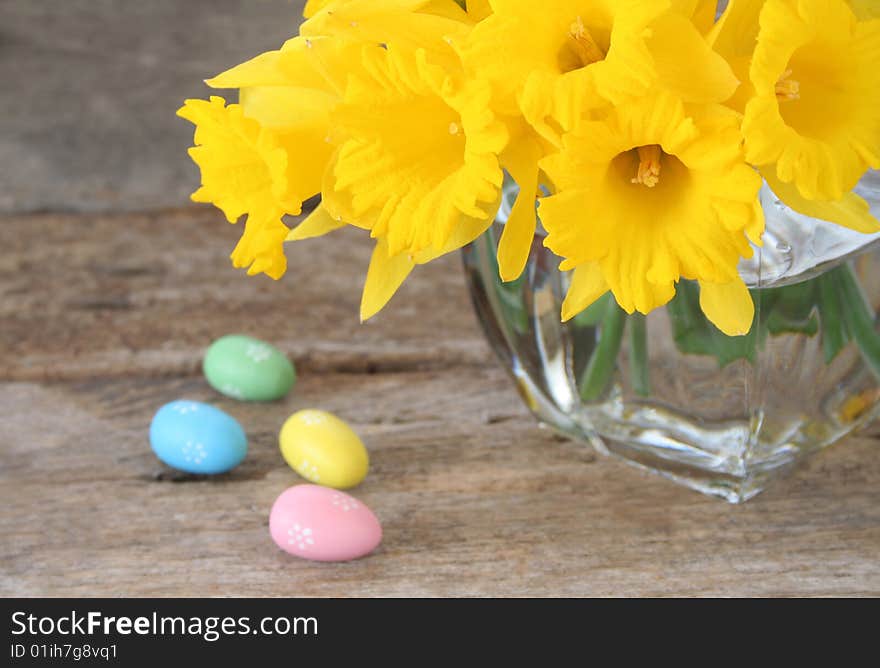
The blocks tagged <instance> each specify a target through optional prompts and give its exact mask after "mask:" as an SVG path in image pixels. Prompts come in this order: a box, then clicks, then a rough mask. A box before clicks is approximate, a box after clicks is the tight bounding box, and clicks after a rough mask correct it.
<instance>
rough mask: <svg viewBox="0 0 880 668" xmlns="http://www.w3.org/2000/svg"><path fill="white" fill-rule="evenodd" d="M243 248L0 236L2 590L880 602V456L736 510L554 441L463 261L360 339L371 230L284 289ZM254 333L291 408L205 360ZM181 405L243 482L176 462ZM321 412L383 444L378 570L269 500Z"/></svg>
mask: <svg viewBox="0 0 880 668" xmlns="http://www.w3.org/2000/svg"><path fill="white" fill-rule="evenodd" d="M236 235H237V230H235V229H234V228H232V227H231V226H228V225H227V224H225V223H223V222H222V221H221V218H220V216H219V215H218V214H216V213H215V212H212V211H209V210H202V209H199V210H182V211H172V212H167V213H161V214H150V215H116V216H109V215H108V216H98V217H95V216H58V215H42V216H22V217H9V218H7V219H5V220H0V247H2V248H3V249H4V251H3V254H2V255H0V294H2V300H0V309H2V312H0V535H2V536H3V541H2V544H0V595H5V596H8V595H24V596H28V595H83V596H91V595H105V596H118V595H157V596H171V595H179V596H187V595H260V596H262V595H267V596H331V595H333V596H412V595H416V596H450V595H456V596H481V595H497V596H525V595H547V596H559V595H572V596H581V595H601V596H606V595H607V596H621V595H628V596H632V595H709V596H715V595H723V596H728V595H785V596H789V595H819V596H828V595H865V594H874V595H877V594H880V561H878V554H880V503H878V500H880V499H878V491H877V490H878V482H880V457H878V451H877V441H876V438H871V437H868V436H862V437H857V438H850V439H848V440H846V441H845V442H843V443H841V444H840V445H838V446H836V447H834V448H831V449H830V450H828V451H826V452H825V453H822V454H820V455H818V456H816V457H815V458H813V459H812V460H811V461H809V462H808V463H807V464H806V465H805V466H803V467H802V468H800V469H799V470H797V471H796V472H795V473H794V474H793V475H792V476H790V477H788V478H786V479H784V480H781V481H779V482H778V483H777V484H776V485H775V486H773V487H771V489H770V490H768V491H767V492H765V493H764V494H762V495H760V496H758V497H757V498H755V499H754V500H752V501H750V502H749V503H747V504H745V505H743V506H740V507H734V506H729V505H727V504H725V503H723V502H721V501H717V500H714V499H709V498H704V497H703V496H701V495H699V494H696V493H694V492H691V491H688V490H685V489H681V488H679V487H678V486H676V485H673V484H672V483H669V482H666V481H664V480H662V479H660V478H657V477H654V476H651V475H648V474H646V473H643V472H641V471H638V470H636V469H634V468H630V467H628V466H626V465H624V464H623V463H621V462H619V461H617V460H613V459H606V458H603V457H597V456H596V455H594V454H593V453H592V452H591V451H590V450H589V449H588V448H587V447H586V446H584V445H582V444H579V443H575V442H572V441H567V440H565V439H562V438H560V437H558V436H556V435H554V434H553V433H551V432H549V431H547V430H544V429H541V428H539V427H538V426H537V425H536V424H535V423H534V421H533V420H532V418H531V417H530V416H529V415H528V413H527V411H526V410H525V409H524V408H523V407H522V405H521V402H520V401H519V399H518V397H517V396H516V393H515V391H514V390H513V386H512V383H511V382H510V381H509V379H508V378H507V376H506V373H505V372H504V371H503V370H502V369H500V368H499V367H498V366H497V364H496V363H495V361H494V359H492V358H491V356H490V354H489V351H488V349H487V346H486V344H485V343H484V341H483V339H482V335H481V333H480V332H479V330H478V328H477V325H476V322H475V320H474V318H473V315H472V314H471V312H470V306H469V304H468V299H467V295H466V292H465V288H464V282H463V280H462V277H461V273H460V271H459V270H458V266H457V264H458V258H457V257H454V256H453V257H449V258H445V259H443V260H441V261H439V262H438V263H436V264H432V265H429V266H427V267H424V268H420V270H419V271H418V272H417V273H416V274H415V275H414V276H413V277H412V278H411V279H410V281H409V283H408V284H407V285H406V286H405V288H404V290H403V291H402V292H401V294H399V295H398V296H397V297H396V298H395V299H394V301H393V302H392V304H391V305H390V306H389V308H388V310H386V311H385V312H383V313H382V314H381V316H380V317H379V318H378V319H377V320H376V321H375V322H371V323H370V324H368V325H364V326H361V325H359V324H358V323H357V320H356V318H357V315H356V314H357V301H358V292H359V289H360V285H361V282H362V275H363V272H364V269H365V267H366V261H367V258H368V254H369V243H368V240H367V239H365V238H364V236H363V235H361V234H359V233H357V232H354V231H351V232H345V233H342V234H341V236H337V237H336V238H335V239H322V240H316V241H313V242H304V243H302V244H298V245H295V246H293V247H292V248H291V249H290V251H289V254H288V257H289V260H290V272H289V274H288V275H287V276H286V277H285V279H283V280H282V281H281V282H279V283H273V282H272V281H270V280H268V279H260V278H257V279H253V278H252V279H247V278H245V277H243V276H241V275H239V274H238V273H237V272H235V271H234V270H232V269H231V268H229V267H228V264H227V259H226V256H227V255H228V253H229V250H230V249H231V246H232V244H233V243H234V238H235V237H236ZM232 331H244V332H249V333H252V334H256V335H258V336H261V337H262V338H266V339H269V340H272V341H275V342H277V343H278V344H279V345H280V346H281V348H282V349H284V350H285V351H286V352H288V353H290V354H291V355H292V356H293V357H294V358H295V360H296V362H297V364H298V367H299V370H300V375H301V378H300V381H299V383H298V385H297V387H296V390H295V392H294V393H293V394H292V395H291V396H289V397H288V398H286V399H285V400H283V401H280V402H277V403H272V404H262V405H255V404H244V403H239V402H235V401H233V400H230V399H225V398H221V397H218V396H217V395H216V394H215V393H213V391H212V390H211V389H210V388H209V387H208V386H207V385H206V383H205V382H204V380H203V379H202V377H201V376H200V375H199V373H198V366H199V361H200V357H201V354H202V352H203V350H204V347H205V346H206V345H207V343H208V342H210V341H211V340H212V339H213V338H215V337H217V336H220V335H223V334H227V333H230V332H232ZM181 397H187V398H191V399H197V400H203V401H210V402H212V403H215V404H216V405H218V406H219V407H221V408H222V409H224V410H226V411H228V412H229V413H231V414H232V415H234V416H235V417H236V418H238V419H239V420H240V421H241V422H242V424H243V425H244V426H245V428H246V429H247V431H248V434H249V437H250V453H249V456H248V458H247V459H246V461H245V462H244V463H243V464H242V465H241V466H240V467H239V468H237V469H236V470H234V471H233V472H231V473H229V474H227V475H224V476H219V477H216V478H200V477H193V476H186V475H182V474H177V473H174V472H172V471H170V470H169V469H167V468H164V467H163V466H162V465H161V464H159V463H158V461H157V460H156V459H155V457H154V456H153V455H152V453H151V451H150V448H149V444H148V442H147V428H148V425H149V422H150V419H151V417H152V415H153V413H154V412H155V410H156V409H157V408H158V406H160V405H162V404H163V403H165V402H167V401H170V400H173V399H176V398H181ZM304 407H320V408H324V409H326V410H330V411H333V412H336V413H337V414H339V415H340V416H342V417H344V418H345V419H347V420H348V421H349V422H350V423H351V424H352V426H353V427H354V428H355V429H356V430H358V431H359V432H360V433H361V434H362V436H363V438H364V440H365V442H366V444H367V447H368V448H369V450H370V453H371V457H372V469H371V473H370V475H369V476H368V477H367V479H366V481H365V482H364V483H363V484H362V485H361V486H360V487H358V488H357V489H356V490H354V493H355V495H356V496H358V497H359V498H361V499H363V500H364V501H365V502H367V503H368V504H369V505H370V506H371V507H372V508H373V509H374V510H375V511H376V513H377V514H378V515H379V517H380V518H381V520H382V523H383V525H384V529H385V537H384V541H383V543H382V545H381V546H380V548H379V550H378V551H377V552H376V553H375V554H374V555H372V556H370V557H368V558H366V559H363V560H360V561H357V562H353V563H349V564H338V565H328V564H314V563H309V562H305V561H302V560H299V559H296V558H293V557H290V556H289V555H286V554H284V553H282V552H281V551H279V550H278V549H277V548H276V547H275V546H274V545H273V543H272V542H271V539H270V538H269V534H268V511H269V508H270V506H271V504H272V502H273V500H274V499H275V497H276V496H277V495H278V494H279V493H280V492H281V491H283V490H284V489H285V488H286V487H288V486H290V485H292V484H296V483H297V482H300V480H299V479H298V477H297V476H296V474H295V473H293V472H292V471H291V470H290V469H289V468H287V466H286V465H285V464H284V462H283V461H282V459H281V457H280V454H279V452H278V449H277V432H278V429H279V428H280V426H281V424H282V422H283V421H284V419H285V418H286V417H287V416H288V415H289V414H290V413H292V412H293V411H295V410H297V409H300V408H304ZM876 431H877V430H876V428H875V432H876Z"/></svg>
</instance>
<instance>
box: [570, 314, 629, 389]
mask: <svg viewBox="0 0 880 668" xmlns="http://www.w3.org/2000/svg"><path fill="white" fill-rule="evenodd" d="M625 324H626V313H625V312H624V311H623V309H621V308H620V307H619V306H618V305H617V302H616V301H615V300H614V299H609V300H608V303H607V305H606V307H605V315H604V317H603V318H602V323H601V325H600V329H599V342H598V344H597V345H596V349H595V350H594V351H593V356H592V357H591V358H590V362H589V364H587V368H586V369H585V370H584V375H583V376H582V377H581V382H580V393H581V398H582V399H583V400H584V401H596V400H597V399H599V397H601V396H602V394H603V393H604V392H605V391H606V390H607V389H608V385H609V384H610V383H611V379H612V377H613V376H614V371H615V369H616V368H617V355H618V353H619V352H620V344H621V342H622V340H623V329H624V325H625Z"/></svg>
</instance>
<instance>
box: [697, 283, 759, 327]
mask: <svg viewBox="0 0 880 668" xmlns="http://www.w3.org/2000/svg"><path fill="white" fill-rule="evenodd" d="M700 308H701V309H703V313H704V314H705V315H706V317H707V318H709V320H710V321H711V322H712V324H713V325H715V326H716V327H717V328H718V329H720V330H721V331H722V332H724V333H725V334H727V336H743V335H745V334H748V333H749V330H751V328H752V321H753V320H754V319H755V303H754V302H753V301H752V295H751V294H749V289H748V288H747V287H746V284H745V283H743V281H742V279H740V278H737V279H736V280H734V281H731V282H730V283H725V284H718V283H707V282H705V281H700Z"/></svg>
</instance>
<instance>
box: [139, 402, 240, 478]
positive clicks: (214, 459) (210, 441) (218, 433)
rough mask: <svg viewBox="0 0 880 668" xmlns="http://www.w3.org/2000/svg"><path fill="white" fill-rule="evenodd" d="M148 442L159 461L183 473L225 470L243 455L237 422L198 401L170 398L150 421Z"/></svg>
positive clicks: (233, 465) (236, 464)
mask: <svg viewBox="0 0 880 668" xmlns="http://www.w3.org/2000/svg"><path fill="white" fill-rule="evenodd" d="M150 445H151V446H152V447H153V452H155V453H156V456H157V457H158V458H159V459H161V460H162V461H163V462H165V463H166V464H168V466H171V467H173V468H176V469H180V470H181V471H186V472H187V473H225V472H226V471H229V470H230V469H232V468H235V467H236V466H238V465H239V464H240V463H241V460H243V459H244V456H245V454H247V437H246V436H245V434H244V430H243V429H242V428H241V425H240V424H238V422H237V421H236V420H235V419H234V418H232V417H230V416H229V415H227V414H226V413H224V412H223V411H221V410H220V409H219V408H215V407H214V406H210V405H208V404H203V403H201V402H198V401H172V402H171V403H170V404H165V405H164V406H162V408H160V409H159V410H158V411H157V412H156V415H155V416H154V417H153V422H152V423H151V424H150Z"/></svg>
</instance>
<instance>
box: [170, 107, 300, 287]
mask: <svg viewBox="0 0 880 668" xmlns="http://www.w3.org/2000/svg"><path fill="white" fill-rule="evenodd" d="M177 113H178V114H179V115H180V116H181V117H183V118H185V119H187V120H189V121H190V122H192V123H194V124H195V125H196V131H195V138H194V143H195V146H194V147H193V148H191V149H190V151H189V154H190V156H191V157H192V159H193V161H194V162H195V163H196V164H197V165H198V166H199V167H200V169H201V172H202V186H201V187H200V188H199V189H198V190H197V191H196V192H195V193H193V195H192V199H193V201H195V202H212V203H213V204H214V205H215V206H217V207H218V208H219V209H220V210H221V211H223V213H224V214H225V215H226V219H227V220H228V221H229V222H231V223H235V222H236V221H238V219H239V218H240V217H241V216H242V215H245V214H247V216H248V222H247V229H248V230H249V231H250V239H251V241H249V242H248V243H244V244H240V245H239V247H238V248H237V249H236V252H235V258H234V264H235V266H237V267H246V266H251V267H252V269H255V271H257V272H258V271H263V270H264V269H263V268H267V269H269V271H267V273H268V274H269V275H270V276H272V277H273V278H276V279H277V278H279V277H280V276H281V274H283V273H284V271H283V269H280V271H279V268H280V267H282V265H283V264H284V262H283V258H284V253H283V251H282V249H281V246H280V245H279V246H278V247H277V248H270V247H268V246H267V245H266V244H265V243H254V242H253V240H254V239H257V238H263V230H264V229H277V226H279V225H280V226H281V227H284V226H283V224H282V223H281V217H282V216H283V215H284V214H285V213H299V209H300V205H301V202H302V200H300V199H299V198H298V197H297V195H296V193H295V192H294V187H293V184H291V182H290V180H289V178H288V172H287V167H288V153H287V151H286V150H285V149H284V148H283V147H282V145H281V142H280V139H279V137H278V136H277V135H276V134H275V133H274V132H273V131H272V130H270V129H268V128H265V127H263V126H261V125H260V124H259V123H258V122H257V121H255V120H253V119H250V118H246V117H245V116H244V113H243V110H242V107H241V105H238V104H231V105H229V106H226V103H225V100H223V98H221V97H216V96H214V97H211V99H210V101H208V100H187V101H186V103H185V104H184V106H183V107H182V108H181V109H180V110H179V111H178V112H177ZM279 256H280V257H279Z"/></svg>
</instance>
